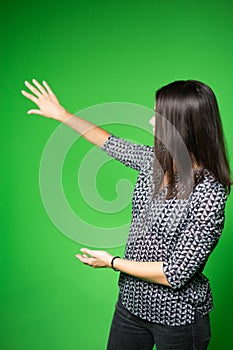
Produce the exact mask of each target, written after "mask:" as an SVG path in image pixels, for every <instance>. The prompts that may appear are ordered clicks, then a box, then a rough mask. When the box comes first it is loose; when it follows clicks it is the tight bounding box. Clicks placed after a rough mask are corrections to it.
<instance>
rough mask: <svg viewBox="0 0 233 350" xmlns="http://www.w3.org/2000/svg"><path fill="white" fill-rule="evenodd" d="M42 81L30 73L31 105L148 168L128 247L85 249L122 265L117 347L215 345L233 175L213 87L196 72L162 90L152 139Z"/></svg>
mask: <svg viewBox="0 0 233 350" xmlns="http://www.w3.org/2000/svg"><path fill="white" fill-rule="evenodd" d="M33 83H34V85H35V86H33V85H32V84H30V83H29V82H26V86H27V87H28V88H29V90H31V92H32V93H33V94H31V93H28V92H26V91H22V93H23V95H24V96H26V97H27V98H29V99H30V100H32V101H33V102H34V103H35V104H36V105H37V106H38V107H39V109H37V110H30V111H28V113H29V114H39V115H42V116H44V117H47V118H53V119H56V120H58V121H60V122H63V123H65V124H67V125H68V126H70V127H71V128H73V129H74V130H76V131H77V132H78V133H80V134H81V135H82V136H83V137H85V138H86V139H87V140H88V141H89V142H91V143H93V144H95V145H97V146H99V147H101V149H102V150H103V151H105V152H107V153H108V154H109V156H111V157H113V158H115V159H117V160H119V161H120V162H122V163H123V164H125V165H126V166H130V167H131V168H133V169H135V170H136V171H138V172H139V174H138V178H137V182H136V185H135V190H134V194H133V200H132V220H131V226H130V232H129V236H128V240H127V244H126V248H125V253H124V257H123V258H120V257H118V256H117V257H116V256H115V257H114V256H112V255H111V254H109V253H108V252H106V251H101V250H90V249H87V248H82V249H81V251H82V253H83V254H77V255H76V257H77V258H78V259H79V260H80V261H81V262H83V263H84V264H87V265H90V266H93V267H95V268H97V267H109V268H113V269H114V270H116V271H120V276H119V282H118V284H119V298H118V301H117V303H116V308H115V312H114V316H113V320H112V325H111V330H110V334H109V339H108V346H107V348H108V350H139V349H140V350H151V349H152V348H153V346H154V344H156V348H157V350H172V349H174V350H192V349H195V350H204V349H207V347H208V344H209V341H210V338H211V327H210V317H209V313H210V311H211V310H212V309H213V299H212V292H211V289H210V284H209V280H208V278H207V277H206V276H205V275H204V274H203V273H202V272H203V269H204V267H205V264H206V262H207V260H208V257H209V255H210V254H211V252H212V251H213V249H214V248H215V246H216V245H217V243H218V240H219V238H220V236H221V233H222V230H223V227H224V219H225V215H224V210H225V203H226V200H227V195H228V194H229V193H230V187H231V184H232V182H231V179H230V169H229V162H228V159H227V155H226V149H225V144H224V137H223V130H222V124H221V119H220V114H219V109H218V105H217V100H216V97H215V94H214V92H213V91H212V89H211V88H210V87H208V86H207V85H206V84H204V83H202V82H200V81H196V80H180V81H174V82H172V83H170V84H168V85H166V86H163V87H162V88H160V89H159V90H157V92H156V99H155V108H156V113H155V117H153V118H152V119H151V120H150V123H152V124H153V126H154V134H155V137H154V147H150V146H147V145H141V144H135V143H131V142H128V141H126V140H124V139H122V138H120V137H119V136H116V135H113V134H111V133H109V132H107V131H106V130H104V129H102V128H100V127H98V126H96V125H95V124H92V123H91V122H89V121H86V120H84V119H82V118H80V117H76V116H74V115H72V114H71V113H69V112H68V111H67V110H66V109H65V108H63V107H62V106H61V105H60V103H59V101H58V99H57V98H56V96H55V94H54V93H53V91H52V90H51V88H50V87H49V86H48V84H47V83H46V82H43V86H42V85H41V84H39V83H38V81H36V80H33ZM174 130H175V131H174ZM187 154H188V157H187Z"/></svg>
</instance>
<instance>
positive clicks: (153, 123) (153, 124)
mask: <svg viewBox="0 0 233 350" xmlns="http://www.w3.org/2000/svg"><path fill="white" fill-rule="evenodd" d="M154 112H155V106H154ZM149 124H151V125H152V126H153V134H155V114H154V115H153V117H152V118H151V119H150V120H149Z"/></svg>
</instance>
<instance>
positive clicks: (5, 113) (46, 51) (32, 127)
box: [0, 0, 233, 350]
mask: <svg viewBox="0 0 233 350" xmlns="http://www.w3.org/2000/svg"><path fill="white" fill-rule="evenodd" d="M232 16H233V3H232V1H230V0H229V1H227V0H222V1H215V0H212V1H209V0H206V1H202V0H198V1H195V2H191V1H190V2H187V1H181V0H180V1H177V0H175V1H165V0H154V1H135V0H134V1H131V0H130V1H123V0H117V1H116V0H111V1H106V0H102V1H93V0H92V1H87V2H86V1H84V0H82V1H79V0H77V1H73V2H71V1H65V2H62V1H61V2H58V1H53V0H51V1H44V0H41V1H39V2H30V1H25V0H22V1H18V2H14V1H13V2H9V4H6V3H5V4H4V5H3V4H2V5H1V34H2V40H1V82H2V89H1V97H2V100H1V106H2V107H3V108H2V113H1V114H2V116H1V125H2V126H1V129H2V130H3V135H2V137H1V141H2V152H1V154H2V170H1V184H2V200H1V205H2V216H1V217H2V219H1V224H2V229H1V274H0V276H1V340H0V343H1V348H2V349H4V350H9V349H10V350H11V349H17V350H20V349H23V350H29V349H30V350H41V349H43V350H48V349H52V350H63V349H64V348H66V349H67V350H74V349H87V350H89V349H93V348H95V349H100V350H102V349H105V346H106V343H107V338H108V332H109V329H110V323H111V319H112V315H113V311H114V307H115V301H116V298H117V293H118V287H117V280H118V273H116V272H114V271H112V270H110V269H91V268H89V267H87V266H85V265H82V264H81V263H80V262H79V261H78V260H77V259H76V258H75V254H77V253H78V252H79V250H80V248H81V247H82V246H83V245H82V244H81V243H78V242H76V241H74V240H72V239H69V238H68V237H67V236H66V235H64V234H62V232H61V231H60V230H59V229H58V228H57V227H56V226H55V225H54V224H53V222H52V221H51V220H50V218H49V216H48V215H47V212H46V210H45V208H44V206H43V202H42V198H41V194H40V186H39V169H40V161H41V157H42V153H43V150H44V148H45V145H46V143H47V141H48V140H49V138H50V136H51V135H52V133H53V132H54V131H55V129H56V128H57V127H58V126H59V123H58V122H56V121H54V120H51V119H45V118H43V117H40V116H38V115H31V116H29V115H27V114H26V112H27V110H29V109H30V108H32V107H35V105H34V104H33V103H32V102H31V101H28V100H27V99H26V98H25V97H24V96H22V95H21V92H20V91H21V89H24V88H25V86H24V81H25V80H29V81H31V80H32V79H33V78H36V79H38V80H39V81H40V82H41V81H42V80H43V79H45V80H46V81H47V82H48V83H49V84H50V85H51V87H52V88H53V90H54V92H55V93H56V94H57V96H58V98H59V99H60V102H61V104H62V105H63V106H65V107H66V108H67V109H68V110H69V111H70V112H72V113H76V112H78V111H79V110H82V109H85V108H88V107H90V106H93V105H99V104H103V103H109V102H128V103H134V104H138V105H142V106H146V107H147V108H151V109H153V105H154V94H155V90H156V89H158V88H159V87H161V86H162V85H165V84H167V83H169V82H171V81H173V80H178V79H198V80H201V81H203V82H205V83H206V84H208V85H210V86H211V87H212V89H213V90H214V92H215V93H216V96H217V99H218V102H219V107H220V112H221V116H222V121H223V125H224V130H225V135H226V141H227V145H228V151H229V154H230V155H231V154H232V150H233V142H232V93H233V91H232V79H233V65H232V61H233V44H232V37H233V22H232ZM126 118H127V116H126ZM103 120H104V126H103V127H104V128H105V129H106V130H108V131H109V132H114V133H115V134H116V135H119V136H121V137H125V138H130V137H134V139H135V140H138V141H139V142H141V141H142V142H144V143H147V144H149V145H153V138H152V136H151V135H149V134H147V133H143V132H141V131H140V130H139V131H138V134H137V135H135V130H134V128H132V127H127V126H126V127H125V126H124V124H122V123H117V124H114V123H109V124H108V116H107V115H104V116H103ZM80 145H81V147H80ZM92 147H93V146H92V145H90V144H88V142H87V141H86V140H84V139H82V140H80V143H79V147H77V145H76V144H74V145H73V146H72V147H71V150H70V152H69V154H68V155H67V158H66V160H65V162H64V173H63V185H64V191H65V193H66V196H67V200H68V201H69V203H70V205H71V206H72V208H73V210H74V212H75V213H76V214H77V215H78V216H80V217H81V218H82V219H83V220H84V221H86V222H88V223H92V224H93V225H95V223H96V225H97V223H98V226H100V225H102V227H109V228H110V229H111V228H112V227H114V226H115V225H118V224H119V222H120V223H121V224H127V223H128V222H129V218H130V212H131V207H130V202H129V203H128V205H127V206H126V207H125V209H124V210H122V211H119V213H117V214H115V215H113V214H108V215H107V214H106V213H104V212H99V211H98V209H96V208H91V207H90V206H89V205H88V204H85V203H84V201H82V202H81V198H80V194H79V193H78V192H79V188H78V183H77V173H78V167H79V164H80V162H81V160H82V155H83V156H85V154H86V152H88V151H89V150H90V149H91V148H92ZM3 150H4V152H3ZM80 150H81V151H80ZM80 152H81V153H80ZM98 154H99V155H100V154H101V151H100V150H99V153H98ZM231 164H232V162H231ZM90 172H91V170H90ZM86 175H87V177H88V176H90V173H89V172H87V174H86ZM136 176H137V172H136V171H134V170H132V169H130V168H127V167H125V166H124V165H122V164H120V163H119V162H117V161H116V160H112V161H111V162H108V163H106V165H104V166H103V169H102V168H101V169H100V171H99V172H98V174H97V176H96V188H97V190H98V191H99V193H100V195H101V196H102V197H103V198H105V200H109V201H112V200H114V199H116V198H117V192H116V184H117V182H118V181H119V179H121V178H122V177H124V178H125V179H128V180H129V181H131V183H132V184H134V183H135V181H136ZM87 186H88V185H87ZM80 203H81V204H80ZM232 209H233V203H232V195H231V196H230V197H229V199H228V203H227V208H226V222H225V228H224V231H223V235H222V238H221V240H220V242H219V244H218V246H217V248H216V250H215V251H214V252H213V254H212V255H211V257H210V259H209V261H208V265H207V266H206V268H205V273H206V275H207V276H208V277H209V279H210V283H211V286H212V290H213V296H214V304H215V309H214V310H213V311H212V312H211V323H212V334H213V337H212V340H211V344H210V350H214V349H216V350H217V349H221V350H224V349H226V350H229V349H231V348H232V346H233V341H232V334H231V323H232V312H233V306H232V288H233V284H232V278H231V276H232V268H231V267H232V248H233V239H232V232H233V224H232V220H231V214H232ZM87 234H88V232H87ZM90 248H92V247H91V246H90ZM100 248H101V247H100ZM108 251H109V252H110V253H111V254H117V255H122V254H123V251H124V246H118V247H112V248H109V249H108Z"/></svg>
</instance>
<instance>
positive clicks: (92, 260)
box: [75, 248, 113, 268]
mask: <svg viewBox="0 0 233 350" xmlns="http://www.w3.org/2000/svg"><path fill="white" fill-rule="evenodd" d="M80 250H81V252H82V253H84V254H83V255H81V254H76V255H75V256H76V258H78V259H79V260H80V261H81V262H82V263H84V264H85V265H89V266H92V267H95V268H96V267H111V261H112V258H113V255H111V254H109V253H108V252H105V251H104V250H90V249H87V248H82V249H80ZM87 254H88V255H90V257H89V256H88V255H87Z"/></svg>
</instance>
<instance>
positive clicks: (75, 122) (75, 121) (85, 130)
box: [63, 111, 111, 147]
mask: <svg viewBox="0 0 233 350" xmlns="http://www.w3.org/2000/svg"><path fill="white" fill-rule="evenodd" d="M63 123H64V124H66V125H67V126H69V127H71V128H72V129H74V130H75V131H77V132H78V133H79V134H80V135H82V136H83V137H84V138H85V139H86V140H87V141H89V142H91V143H93V144H95V145H96V146H99V147H101V146H102V145H103V144H104V143H105V141H106V140H107V139H108V137H109V136H110V135H111V134H110V133H109V132H108V131H106V130H104V129H102V128H100V127H99V126H97V125H95V124H94V123H91V122H89V121H88V120H85V119H83V118H81V117H77V116H75V115H73V114H71V113H70V112H68V111H66V112H65V115H64V116H63Z"/></svg>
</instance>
